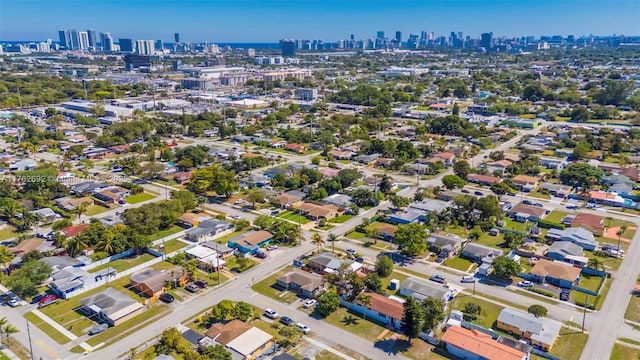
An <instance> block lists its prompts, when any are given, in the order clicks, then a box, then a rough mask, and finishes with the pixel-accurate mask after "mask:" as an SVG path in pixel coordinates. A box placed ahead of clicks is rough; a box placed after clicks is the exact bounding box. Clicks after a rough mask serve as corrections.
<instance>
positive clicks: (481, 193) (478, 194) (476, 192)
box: [473, 191, 484, 196]
mask: <svg viewBox="0 0 640 360" xmlns="http://www.w3.org/2000/svg"><path fill="white" fill-rule="evenodd" d="M473 195H477V196H483V195H484V193H483V192H482V191H474V192H473Z"/></svg>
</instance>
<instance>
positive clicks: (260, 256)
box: [256, 251, 267, 259]
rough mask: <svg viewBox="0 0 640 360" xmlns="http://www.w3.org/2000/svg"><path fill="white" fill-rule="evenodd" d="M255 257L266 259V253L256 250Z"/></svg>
mask: <svg viewBox="0 0 640 360" xmlns="http://www.w3.org/2000/svg"><path fill="white" fill-rule="evenodd" d="M256 257H257V258H258V259H266V258H267V254H265V253H263V252H262V251H258V252H257V253H256Z"/></svg>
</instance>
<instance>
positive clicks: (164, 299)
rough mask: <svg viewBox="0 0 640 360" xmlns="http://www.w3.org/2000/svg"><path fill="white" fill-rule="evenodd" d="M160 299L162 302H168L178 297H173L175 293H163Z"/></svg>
mask: <svg viewBox="0 0 640 360" xmlns="http://www.w3.org/2000/svg"><path fill="white" fill-rule="evenodd" d="M158 299H160V301H162V302H166V303H167V304H169V303H172V302H173V301H174V300H175V299H176V298H174V297H173V295H171V294H169V293H162V294H161V295H160V296H159V297H158Z"/></svg>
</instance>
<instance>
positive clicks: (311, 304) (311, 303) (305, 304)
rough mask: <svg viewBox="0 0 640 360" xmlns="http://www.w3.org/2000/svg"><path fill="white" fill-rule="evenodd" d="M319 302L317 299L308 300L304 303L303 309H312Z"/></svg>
mask: <svg viewBox="0 0 640 360" xmlns="http://www.w3.org/2000/svg"><path fill="white" fill-rule="evenodd" d="M317 302H318V301H316V299H307V301H305V302H304V305H303V307H304V308H305V309H309V308H310V307H312V306H313V305H315V304H316V303H317Z"/></svg>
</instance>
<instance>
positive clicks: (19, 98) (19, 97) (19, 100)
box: [16, 86, 22, 109]
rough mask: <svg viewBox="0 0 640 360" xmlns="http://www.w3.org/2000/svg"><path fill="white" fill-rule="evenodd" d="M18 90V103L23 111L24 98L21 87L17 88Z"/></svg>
mask: <svg viewBox="0 0 640 360" xmlns="http://www.w3.org/2000/svg"><path fill="white" fill-rule="evenodd" d="M16 89H17V90H18V102H19V103H20V109H22V97H21V96H20V87H19V86H18V87H17V88H16Z"/></svg>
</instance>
